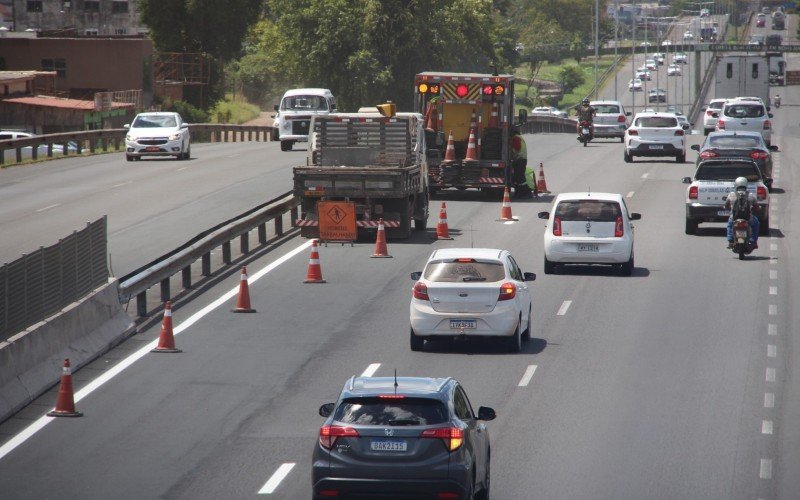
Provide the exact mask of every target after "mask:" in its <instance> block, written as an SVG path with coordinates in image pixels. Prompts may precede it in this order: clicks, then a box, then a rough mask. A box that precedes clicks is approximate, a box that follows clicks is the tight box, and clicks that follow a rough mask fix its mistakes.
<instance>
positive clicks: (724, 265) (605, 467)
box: [0, 87, 800, 500]
mask: <svg viewBox="0 0 800 500" xmlns="http://www.w3.org/2000/svg"><path fill="white" fill-rule="evenodd" d="M784 99H785V102H787V103H791V102H794V103H800V90H799V89H797V88H789V87H787V88H786V89H785V97H784ZM793 111H794V109H793V108H792V107H791V106H785V107H782V108H781V109H780V110H776V112H775V118H774V123H775V127H776V143H777V144H779V145H780V147H781V149H782V152H781V153H780V154H778V155H777V160H776V161H777V163H776V168H775V172H776V182H775V185H776V188H777V189H776V192H775V193H774V197H773V202H772V205H773V213H772V215H771V220H772V226H773V229H772V233H771V235H770V237H763V238H762V239H761V248H760V249H759V250H757V251H756V252H755V253H754V255H753V257H752V258H751V259H749V260H747V261H744V262H741V261H739V260H738V259H737V258H736V257H735V256H734V255H733V254H732V253H731V252H729V251H727V250H725V248H724V246H725V242H724V237H723V235H724V230H723V226H722V225H716V226H714V225H710V226H708V227H705V226H701V228H700V230H699V231H698V235H697V236H688V235H685V234H684V232H683V226H684V224H683V215H684V209H683V201H684V192H685V185H683V184H682V183H681V182H680V179H681V178H682V177H684V176H688V175H691V174H692V171H693V167H692V164H693V160H694V153H692V152H690V154H689V158H688V161H687V163H685V164H681V165H676V164H674V163H672V162H662V161H660V160H657V159H656V160H651V161H648V160H642V161H636V163H634V164H625V163H623V160H622V145H621V144H619V143H609V142H607V143H601V142H597V143H594V142H593V143H591V144H590V145H589V147H586V148H583V147H579V144H578V143H577V142H576V141H575V139H574V137H573V136H572V135H569V134H565V135H535V136H527V137H526V139H527V141H528V150H529V157H530V161H531V162H536V163H538V162H539V161H541V162H543V163H544V167H545V174H546V179H547V183H548V187H549V188H550V189H551V190H552V191H554V192H566V191H578V190H592V191H613V192H619V193H622V194H623V195H625V196H626V197H627V199H628V203H629V205H630V207H631V210H633V211H636V212H640V213H642V214H643V219H642V220H641V221H639V222H638V223H637V224H636V227H637V229H636V230H637V232H636V263H637V268H636V269H635V271H634V275H633V276H632V277H630V278H625V277H620V276H617V275H615V274H614V273H611V272H610V271H608V270H606V269H603V268H589V267H578V268H572V269H568V270H567V271H566V272H565V273H563V274H557V275H544V274H543V271H542V261H543V250H542V231H543V226H544V223H543V221H541V220H539V219H537V218H536V213H537V212H538V211H540V210H545V209H547V208H549V199H548V198H545V199H540V200H538V201H537V200H531V201H525V202H515V203H514V204H513V211H514V215H515V216H517V217H519V219H520V220H519V222H517V223H511V224H504V223H501V222H497V220H496V219H497V218H498V215H499V210H500V204H499V203H498V202H490V201H485V200H484V199H483V198H482V197H481V196H480V195H479V194H478V193H471V192H464V193H446V194H444V195H443V196H442V199H444V200H446V201H447V213H448V220H449V224H450V229H451V232H452V233H454V234H456V239H455V240H454V241H434V240H433V239H432V238H431V234H432V232H431V231H428V232H427V233H426V234H416V235H415V236H414V237H413V238H412V239H411V240H410V241H406V242H394V241H390V242H389V252H390V253H391V254H392V255H393V257H394V258H392V259H370V258H369V255H370V254H371V253H372V245H371V244H369V243H363V244H356V245H355V246H354V247H350V246H334V245H331V246H328V247H323V248H322V249H321V262H322V270H323V275H324V277H325V279H326V280H327V281H328V283H326V284H322V285H307V284H303V283H302V280H303V278H304V277H305V272H306V267H307V264H308V246H307V245H308V243H307V242H305V241H302V240H300V239H299V238H294V239H291V240H289V241H288V242H285V243H283V244H282V246H281V247H280V248H278V249H276V250H275V251H273V252H270V253H269V254H267V255H265V256H263V257H262V258H259V259H258V260H256V261H254V262H252V263H251V264H250V265H249V271H250V276H251V284H250V295H251V298H252V301H253V307H254V308H256V309H257V310H258V313H257V314H252V315H234V314H231V313H230V312H229V309H230V307H231V305H232V301H233V299H231V298H228V299H227V300H217V299H218V298H219V297H221V296H223V295H224V294H225V293H226V292H228V291H230V290H233V289H235V287H236V285H237V282H236V280H237V279H238V278H237V277H236V276H233V277H231V278H230V279H228V280H226V281H224V282H221V283H220V284H219V285H217V286H215V287H214V288H213V289H211V290H209V291H208V292H207V293H205V294H203V295H202V296H200V297H198V298H197V299H195V300H193V301H191V302H188V303H184V304H178V305H177V307H176V309H175V324H176V333H177V335H176V343H177V344H178V347H180V348H181V349H183V351H184V352H183V353H181V354H175V355H163V354H161V355H157V354H149V353H147V349H148V347H149V346H150V345H151V344H152V342H153V341H154V340H155V339H156V337H157V335H158V328H157V327H154V328H150V329H148V330H146V331H143V332H142V333H140V334H137V335H136V336H134V337H133V338H132V339H130V340H128V341H127V342H125V343H124V344H123V345H121V346H119V347H118V348H116V349H114V350H113V351H111V352H110V353H109V354H108V355H106V356H103V357H101V358H99V359H98V360H96V361H95V362H93V363H91V364H90V365H89V366H87V367H86V368H84V369H81V370H79V371H78V372H76V373H75V375H74V379H75V385H76V391H77V392H76V398H77V399H78V401H77V406H78V409H79V410H81V411H83V412H84V413H85V416H84V417H82V418H79V419H60V420H55V421H51V420H50V419H48V418H42V415H43V414H44V413H45V412H46V411H47V410H48V409H50V408H51V407H52V405H53V402H54V400H55V389H54V390H52V391H50V392H49V393H47V394H45V395H43V396H42V397H41V398H39V399H38V400H37V401H36V402H35V403H33V404H32V405H30V406H29V407H27V408H26V409H24V410H23V411H21V412H20V413H19V414H18V415H17V416H15V417H13V418H11V419H9V420H7V421H6V422H4V423H3V424H2V425H0V439H2V442H4V443H5V445H3V446H2V448H0V491H3V492H4V497H5V496H6V495H7V494H8V492H11V495H10V497H9V498H14V499H42V498H53V497H59V498H83V499H107V498H110V497H114V498H117V499H120V500H122V499H140V498H170V499H196V498H232V499H239V498H243V499H246V498H261V497H268V498H281V499H297V498H309V497H310V489H311V487H310V460H311V452H312V449H313V447H314V446H315V443H316V439H317V432H318V428H319V425H320V424H321V423H322V419H321V418H320V417H319V416H318V415H317V408H318V407H319V405H321V404H322V403H325V402H329V401H333V400H334V399H335V398H336V397H337V395H338V393H339V391H340V389H341V387H342V385H343V384H344V382H345V380H346V379H347V378H348V377H350V376H351V375H354V374H355V375H359V374H362V373H366V374H374V375H390V374H392V373H394V370H395V369H397V371H398V374H400V375H428V376H454V377H456V378H457V379H459V380H460V381H461V382H462V383H463V384H464V386H465V388H466V389H467V391H468V394H469V396H470V397H471V400H472V404H473V405H474V406H479V405H486V406H491V407H494V408H495V409H496V410H497V413H498V418H497V419H496V420H495V421H492V422H490V423H489V424H488V427H489V429H490V432H491V436H492V462H493V463H492V472H493V477H492V487H493V498H496V499H520V500H526V499H531V498H536V499H538V498H541V499H553V498H565V499H584V498H585V499H628V498H631V499H641V498H648V499H661V498H663V499H674V498H703V499H716V498H719V499H730V498H749V499H755V498H763V499H777V498H786V499H789V498H796V494H797V491H800V451H798V450H800V424H798V422H800V418H798V417H799V416H800V400H799V399H798V398H799V396H798V384H800V380H798V374H797V373H796V370H795V368H794V367H795V366H797V359H796V353H797V352H800V345H798V340H797V339H796V338H795V337H794V336H793V335H792V332H793V330H794V329H795V328H794V325H797V324H800V317H798V314H799V313H798V309H797V308H796V307H794V304H795V298H794V295H793V293H792V290H796V289H797V287H798V285H800V283H798V277H797V274H796V273H795V272H793V271H794V270H795V268H796V266H795V265H794V262H795V260H794V259H792V258H791V255H792V252H793V250H794V248H795V247H796V246H797V245H798V243H800V241H798V236H797V235H798V230H800V227H798V225H800V222H798V220H800V219H798V217H797V215H796V214H798V213H800V206H798V202H797V201H796V200H795V199H794V197H793V192H794V188H795V187H797V186H798V182H799V181H798V179H797V178H796V176H795V173H794V170H795V169H796V168H797V161H796V160H795V158H797V154H799V153H800V141H798V139H797V138H798V136H799V135H800V134H798V132H800V131H799V130H798V123H797V121H798V120H797V115H796V113H794V114H793ZM700 139H701V136H691V137H690V139H689V140H690V142H691V143H697V142H699V141H700ZM198 146H199V145H198ZM193 151H194V153H195V155H196V156H197V159H196V160H193V161H190V162H188V163H185V164H184V163H178V162H163V164H162V162H141V163H136V164H133V165H131V164H126V163H124V162H121V161H117V160H118V158H116V157H115V156H100V157H96V158H92V159H90V160H83V161H84V162H91V163H92V165H93V166H92V167H91V168H94V169H97V170H98V171H100V170H101V169H108V168H113V169H117V174H118V175H119V181H118V182H120V183H122V182H126V181H128V180H133V182H134V183H136V185H135V186H128V187H127V188H126V189H120V190H118V191H116V190H112V189H111V188H110V186H105V185H101V186H97V185H95V186H84V188H85V189H86V191H84V192H81V191H80V190H79V189H78V188H76V187H71V186H74V184H75V183H76V180H75V177H71V176H77V174H78V173H79V172H80V171H81V170H82V167H80V166H79V165H77V164H72V163H70V164H68V166H61V165H57V166H56V167H55V169H56V170H54V172H56V174H54V175H58V176H59V179H58V181H53V185H52V187H51V188H50V189H51V190H52V192H53V193H55V194H62V193H65V192H70V193H72V197H73V198H75V199H78V201H76V203H78V204H79V205H81V204H83V203H88V204H92V203H96V204H97V207H98V210H99V207H103V208H104V209H106V210H108V211H109V212H110V217H111V220H112V221H113V220H114V219H116V218H121V219H125V221H126V222H125V223H123V224H120V225H117V226H116V228H115V229H114V230H113V231H112V235H111V237H112V239H113V238H119V237H121V236H127V235H128V234H133V231H134V229H139V228H140V227H141V226H143V225H145V224H146V223H147V222H148V221H149V220H154V219H152V218H153V217H155V218H156V219H155V220H156V221H157V222H158V221H163V219H159V218H163V217H171V218H175V219H179V216H182V217H183V218H182V219H180V220H176V222H175V225H174V227H175V237H176V238H177V239H178V240H184V239H186V238H187V237H188V236H190V235H192V234H194V233H195V232H197V231H196V230H195V229H194V228H192V227H188V226H187V225H188V224H189V222H190V220H191V219H192V218H195V219H201V217H200V214H198V213H196V212H195V213H192V200H193V199H195V198H198V197H204V196H206V197H212V198H213V199H214V200H215V203H217V204H219V206H220V207H222V206H223V205H226V203H225V202H226V198H230V197H236V198H237V203H248V201H246V198H248V197H250V198H252V201H250V203H251V204H255V203H257V202H259V201H261V200H263V199H265V198H268V197H269V196H271V195H272V193H271V192H270V189H274V190H275V192H276V193H277V192H280V191H283V190H285V188H286V187H287V186H288V184H289V179H290V171H289V169H288V167H289V165H290V164H291V163H292V162H293V161H296V160H297V159H299V158H301V155H302V153H299V152H298V153H290V154H288V155H287V154H281V153H280V152H279V151H278V150H277V145H275V144H248V145H244V146H242V145H236V146H233V145H230V146H229V145H219V144H218V145H204V146H201V147H197V148H193ZM237 154H238V155H239V156H235V157H233V158H228V157H229V156H232V155H237ZM64 161H69V160H64ZM58 163H60V162H58ZM30 168H31V167H26V168H24V169H20V170H15V169H10V170H8V171H4V172H2V174H3V175H7V174H9V173H10V174H11V175H14V176H18V182H17V183H16V184H15V186H16V188H15V189H16V190H18V191H20V193H18V194H16V195H17V196H23V193H22V192H26V191H27V192H28V193H29V195H30V193H31V191H34V190H33V188H32V186H33V185H44V184H39V183H45V179H44V176H39V175H37V173H35V172H32V171H31V170H29V169H30ZM50 168H52V167H50ZM181 168H186V170H179V169H181ZM221 168H224V169H225V171H224V177H226V178H227V179H228V181H229V183H230V184H231V187H225V186H224V185H223V184H224V183H222V182H221V181H219V182H220V183H219V184H217V185H216V187H214V186H208V185H207V184H210V183H213V182H214V180H213V179H214V175H212V173H211V172H209V171H211V170H214V171H215V172H216V173H217V175H219V169H221ZM145 169H147V170H145ZM28 175H30V176H31V177H30V178H29V179H26V178H25V176H28ZM80 178H81V179H84V178H85V177H83V176H81V177H80ZM231 178H234V179H236V180H235V181H234V182H231ZM139 183H141V184H139ZM151 183H152V184H151ZM78 184H80V183H78ZM158 184H160V185H164V184H167V185H170V186H171V187H174V196H175V198H174V199H171V201H168V202H166V203H165V202H164V200H163V196H164V195H163V190H162V191H159V192H158V193H159V194H158V196H161V197H162V198H161V199H159V200H148V198H147V196H146V195H145V194H143V192H142V190H141V189H134V187H137V188H138V187H139V186H140V185H141V187H143V188H146V187H147V186H150V185H153V186H155V185H158ZM3 185H4V186H7V183H5V182H3ZM58 186H61V187H58ZM104 186H105V189H103V187H104ZM3 189H9V188H8V187H4V188H3ZM129 191H133V192H135V193H136V194H135V195H134V194H130V193H128V192H129ZM145 191H146V189H145ZM90 195H91V196H90ZM262 195H263V196H262ZM153 196H156V195H155V194H154V195H153ZM80 198H96V200H95V201H93V202H90V201H80ZM65 199H66V197H65ZM37 201H41V200H37ZM101 201H102V202H101ZM120 201H122V202H124V204H126V205H127V206H125V207H120V206H118V205H120V203H119V202H120ZM156 201H158V203H156ZM228 201H229V200H228ZM438 202H439V200H437V201H436V203H438ZM230 203H231V204H233V202H230ZM162 204H163V205H162ZM187 205H188V206H187ZM30 208H31V210H30V211H29V212H28V213H27V215H18V216H16V217H8V218H7V219H4V220H5V221H8V220H17V219H23V220H24V219H25V217H26V216H27V217H29V219H28V222H29V223H30V224H39V225H43V224H45V222H44V221H46V220H47V217H44V215H42V216H41V219H38V218H36V217H37V215H34V214H36V212H35V210H32V209H33V207H30ZM220 211H222V208H220ZM232 211H233V212H238V211H241V207H238V208H235V209H233V210H232ZM63 212H67V211H52V212H50V214H49V215H50V216H51V217H52V216H54V214H57V213H63ZM139 212H142V213H143V214H144V213H149V215H150V217H145V216H144V215H143V214H139ZM206 213H207V211H205V210H204V212H203V215H205V214H206ZM111 214H115V215H114V217H112V215H111ZM187 214H191V216H190V215H187ZM215 215H216V214H215ZM4 216H5V214H4ZM76 217H79V219H78V220H77V222H74V223H73V225H74V224H79V223H80V222H81V221H82V219H83V218H84V217H85V215H84V214H83V213H81V214H80V215H78V216H76ZM225 217H226V215H224V214H222V213H220V219H223V218H225ZM202 219H203V220H202V222H201V225H203V226H208V225H209V221H207V220H205V217H202ZM432 220H433V218H432ZM4 224H9V222H4ZM185 226H186V227H185ZM431 226H433V224H431ZM4 227H8V226H4ZM16 227H19V226H16ZM55 229H58V228H55ZM55 229H53V228H50V229H48V231H49V232H52V231H55V233H56V234H58V233H59V232H60V231H56V230H55ZM5 230H6V229H4V233H5ZM152 231H155V230H152ZM159 231H162V230H159ZM141 234H144V233H140V236H138V238H139V239H138V240H136V239H134V238H133V237H132V236H128V239H127V240H126V241H127V243H126V244H127V245H130V246H131V249H132V250H137V251H138V250H139V248H142V249H143V250H142V252H143V253H144V252H153V251H154V248H153V245H155V244H154V243H153V242H152V241H149V240H150V239H152V238H145V237H142V236H141ZM157 234H160V233H158V232H156V233H154V235H157ZM155 237H156V238H159V237H158V236H155ZM4 244H6V243H5V239H4ZM163 244H165V245H166V246H170V245H174V243H167V242H164V243H163ZM115 245H119V243H115ZM471 245H474V246H487V247H500V248H507V249H509V250H511V251H512V252H513V253H514V254H515V255H516V256H517V260H518V261H519V262H520V265H521V266H522V267H523V270H524V271H533V272H536V273H537V274H538V279H537V280H536V281H535V282H534V283H532V287H531V288H532V290H533V297H534V316H533V317H534V323H535V325H534V328H533V337H534V338H533V340H532V341H531V342H530V343H528V344H526V345H525V346H524V349H523V352H522V353H521V354H518V355H511V354H507V353H504V352H503V351H502V349H500V348H499V347H498V346H496V345H493V344H491V343H475V344H458V345H448V344H435V345H432V346H428V349H427V350H426V351H425V352H412V351H410V350H409V347H408V301H409V299H410V288H411V285H412V281H411V280H410V279H409V277H408V273H409V272H411V271H416V270H420V269H421V267H422V265H423V264H424V262H425V260H426V258H427V256H428V255H429V253H430V252H431V251H432V250H433V249H435V248H441V247H457V246H471ZM156 253H157V252H156ZM283 255H288V256H287V257H286V258H282V257H281V256H283ZM532 366H534V367H536V368H535V371H534V372H533V376H532V378H530V380H528V381H526V380H524V374H525V373H526V372H528V373H530V371H531V370H532V368H531V367H532ZM34 431H35V432H34ZM259 492H261V493H259Z"/></svg>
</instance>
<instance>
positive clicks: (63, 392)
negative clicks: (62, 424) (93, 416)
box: [47, 358, 83, 417]
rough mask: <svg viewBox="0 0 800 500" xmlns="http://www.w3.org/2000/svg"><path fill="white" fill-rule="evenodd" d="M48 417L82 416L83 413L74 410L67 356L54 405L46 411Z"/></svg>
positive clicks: (70, 370) (70, 373) (70, 371)
mask: <svg viewBox="0 0 800 500" xmlns="http://www.w3.org/2000/svg"><path fill="white" fill-rule="evenodd" d="M47 416H48V417H82V416H83V413H81V412H79V411H75V399H74V397H73V394H72V369H71V368H70V367H69V358H67V359H65V360H64V367H63V368H62V369H61V385H60V386H59V388H58V397H57V398H56V407H55V408H53V409H52V410H51V411H49V412H47Z"/></svg>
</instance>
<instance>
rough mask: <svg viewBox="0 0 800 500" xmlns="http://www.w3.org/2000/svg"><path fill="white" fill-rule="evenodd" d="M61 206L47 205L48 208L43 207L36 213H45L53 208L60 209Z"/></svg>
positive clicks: (58, 204)
mask: <svg viewBox="0 0 800 500" xmlns="http://www.w3.org/2000/svg"><path fill="white" fill-rule="evenodd" d="M60 206H61V203H56V204H54V205H47V206H46V207H42V208H40V209H38V210H36V211H37V212H44V211H45V210H50V209H51V208H56V207H60Z"/></svg>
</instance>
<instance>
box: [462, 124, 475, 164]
mask: <svg viewBox="0 0 800 500" xmlns="http://www.w3.org/2000/svg"><path fill="white" fill-rule="evenodd" d="M464 161H478V150H477V148H476V147H475V129H474V128H471V129H469V142H468V143H467V156H466V157H465V158H464Z"/></svg>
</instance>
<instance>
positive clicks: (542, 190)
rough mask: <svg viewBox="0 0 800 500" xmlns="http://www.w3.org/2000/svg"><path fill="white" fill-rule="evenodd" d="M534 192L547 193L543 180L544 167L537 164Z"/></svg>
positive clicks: (545, 183)
mask: <svg viewBox="0 0 800 500" xmlns="http://www.w3.org/2000/svg"><path fill="white" fill-rule="evenodd" d="M536 192H537V193H538V194H542V193H549V192H550V191H549V190H548V189H547V182H545V180H544V165H543V164H542V163H541V162H539V180H537V181H536Z"/></svg>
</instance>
